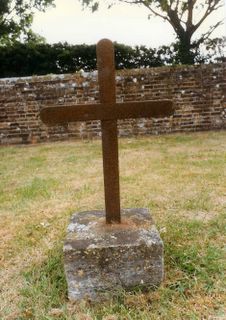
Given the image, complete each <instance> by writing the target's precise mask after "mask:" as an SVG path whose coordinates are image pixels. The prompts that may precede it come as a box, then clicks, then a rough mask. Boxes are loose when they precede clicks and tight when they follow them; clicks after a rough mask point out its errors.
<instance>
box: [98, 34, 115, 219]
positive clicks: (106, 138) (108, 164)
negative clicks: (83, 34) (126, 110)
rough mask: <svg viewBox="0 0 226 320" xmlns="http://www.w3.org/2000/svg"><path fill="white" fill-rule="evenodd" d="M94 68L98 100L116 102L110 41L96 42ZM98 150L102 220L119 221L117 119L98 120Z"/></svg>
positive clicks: (112, 51) (106, 102)
mask: <svg viewBox="0 0 226 320" xmlns="http://www.w3.org/2000/svg"><path fill="white" fill-rule="evenodd" d="M97 69H98V81H99V91H100V102H101V103H104V104H106V105H108V104H109V108H111V106H112V104H115V103H116V92H115V63H114V47H113V44H112V42H111V41H110V40H107V39H103V40H101V41H99V42H98V44H97ZM101 129H102V152H103V168H104V189H105V193H104V194H105V211H106V223H108V224H110V223H120V222H121V214H120V190H119V161H118V137H117V120H101Z"/></svg>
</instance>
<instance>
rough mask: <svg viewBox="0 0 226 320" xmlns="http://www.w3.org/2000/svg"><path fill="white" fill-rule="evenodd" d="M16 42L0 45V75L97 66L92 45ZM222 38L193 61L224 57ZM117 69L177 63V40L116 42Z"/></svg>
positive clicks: (19, 74) (207, 60)
mask: <svg viewBox="0 0 226 320" xmlns="http://www.w3.org/2000/svg"><path fill="white" fill-rule="evenodd" d="M30 37H31V40H30V41H29V42H27V43H20V42H15V43H14V44H13V45H9V46H4V47H1V49H0V77H1V78H4V77H17V76H32V75H45V74H50V73H53V74H61V73H73V72H76V71H80V70H84V71H92V70H95V69H96V46H95V45H86V44H82V45H69V44H68V43H56V44H52V45H50V44H46V43H37V42H36V40H35V39H33V38H32V34H30ZM32 39H33V40H32ZM224 41H225V40H224V39H223V38H222V39H218V38H217V39H214V40H212V41H211V42H210V41H209V42H207V44H206V46H203V50H202V51H201V50H199V51H196V52H193V54H194V56H195V62H197V63H205V62H215V61H221V60H222V58H223V46H224ZM115 62H116V69H135V68H150V67H158V66H163V65H175V64H179V63H180V54H179V49H178V43H173V44H171V45H170V46H162V47H160V48H158V49H153V48H147V47H146V46H135V47H130V46H126V45H123V44H118V43H115Z"/></svg>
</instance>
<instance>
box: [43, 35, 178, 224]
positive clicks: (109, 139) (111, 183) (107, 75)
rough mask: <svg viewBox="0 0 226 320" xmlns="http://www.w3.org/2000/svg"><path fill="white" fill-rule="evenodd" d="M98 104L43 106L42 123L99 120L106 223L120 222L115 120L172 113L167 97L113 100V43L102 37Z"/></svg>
mask: <svg viewBox="0 0 226 320" xmlns="http://www.w3.org/2000/svg"><path fill="white" fill-rule="evenodd" d="M97 68H98V80H99V90H100V103H98V104H84V105H66V106H57V107H46V108H44V109H42V111H41V119H42V121H43V122H44V123H46V124H60V123H67V122H73V121H88V120H101V130H102V151H103V168H104V189H105V212H106V223H120V222H121V214H120V194H119V163H118V137H117V119H127V118H145V117H146V118H149V117H155V118H158V117H165V116H169V115H171V114H172V112H173V107H172V102H171V101H170V100H162V101H135V102H125V103H116V88H115V63H114V46H113V44H112V42H111V41H110V40H107V39H103V40H101V41H99V42H98V44H97Z"/></svg>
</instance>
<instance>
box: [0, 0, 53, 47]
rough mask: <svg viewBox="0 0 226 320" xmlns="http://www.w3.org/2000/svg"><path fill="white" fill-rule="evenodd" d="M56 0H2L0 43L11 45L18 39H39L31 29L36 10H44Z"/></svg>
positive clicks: (0, 8) (0, 5)
mask: <svg viewBox="0 0 226 320" xmlns="http://www.w3.org/2000/svg"><path fill="white" fill-rule="evenodd" d="M53 1H54V0H1V1H0V45H9V44H11V43H13V42H15V41H16V40H19V39H21V37H25V39H28V40H29V39H36V40H37V39H39V38H38V36H37V37H36V35H35V34H34V33H33V32H32V31H31V29H30V26H31V24H32V19H33V15H34V13H35V11H36V10H39V11H44V10H45V8H46V7H47V6H49V5H51V4H53Z"/></svg>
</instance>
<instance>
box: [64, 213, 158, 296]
mask: <svg viewBox="0 0 226 320" xmlns="http://www.w3.org/2000/svg"><path fill="white" fill-rule="evenodd" d="M64 263H65V272H66V277H67V282H68V295H69V299H70V300H81V299H90V300H99V299H101V298H104V297H106V296H109V294H110V295H111V294H112V293H113V292H115V291H116V290H120V289H121V288H124V289H132V288H134V287H137V286H141V287H157V286H158V285H159V284H160V283H161V281H162V279H163V243H162V240H161V238H160V236H159V233H158V231H157V229H156V227H155V225H154V223H153V220H152V218H151V216H150V213H149V211H148V210H147V209H142V208H139V209H124V210H122V223H121V224H120V225H119V224H114V225H106V224H105V215H104V212H103V211H89V212H81V213H75V214H74V215H73V216H72V218H71V222H70V224H69V226H68V234H67V237H66V241H65V244H64Z"/></svg>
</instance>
